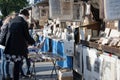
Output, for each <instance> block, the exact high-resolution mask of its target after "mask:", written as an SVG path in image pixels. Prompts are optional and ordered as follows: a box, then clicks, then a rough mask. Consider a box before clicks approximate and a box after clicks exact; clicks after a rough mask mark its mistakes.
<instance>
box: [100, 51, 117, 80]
mask: <svg viewBox="0 0 120 80" xmlns="http://www.w3.org/2000/svg"><path fill="white" fill-rule="evenodd" d="M103 54H104V55H102V57H103V66H102V71H101V72H102V73H101V76H102V80H116V79H117V77H116V75H117V67H116V65H117V64H116V63H117V57H115V56H109V53H105V52H104V53H103Z"/></svg>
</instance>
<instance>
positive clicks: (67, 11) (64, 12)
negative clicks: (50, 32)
mask: <svg viewBox="0 0 120 80" xmlns="http://www.w3.org/2000/svg"><path fill="white" fill-rule="evenodd" d="M60 3H61V17H60V19H61V20H72V18H73V0H60Z"/></svg>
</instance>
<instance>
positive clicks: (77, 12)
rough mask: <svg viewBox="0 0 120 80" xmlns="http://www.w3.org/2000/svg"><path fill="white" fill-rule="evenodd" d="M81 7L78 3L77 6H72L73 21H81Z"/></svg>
mask: <svg viewBox="0 0 120 80" xmlns="http://www.w3.org/2000/svg"><path fill="white" fill-rule="evenodd" d="M82 9H83V8H82V5H81V4H80V3H79V4H74V5H73V20H79V21H81V20H82V16H83V14H82V11H83V10H82Z"/></svg>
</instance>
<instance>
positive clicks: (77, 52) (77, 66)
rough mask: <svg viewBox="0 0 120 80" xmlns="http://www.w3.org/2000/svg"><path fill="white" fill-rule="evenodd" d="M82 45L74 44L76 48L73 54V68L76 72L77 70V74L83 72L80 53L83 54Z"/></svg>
mask: <svg viewBox="0 0 120 80" xmlns="http://www.w3.org/2000/svg"><path fill="white" fill-rule="evenodd" d="M82 49H83V48H82V45H76V49H75V53H74V56H73V60H74V63H73V68H74V70H75V71H76V72H78V73H79V74H81V75H82V73H83V69H82V65H83V64H82V61H83V60H82V54H83V50H82Z"/></svg>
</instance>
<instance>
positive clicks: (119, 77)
mask: <svg viewBox="0 0 120 80" xmlns="http://www.w3.org/2000/svg"><path fill="white" fill-rule="evenodd" d="M117 80H120V59H117Z"/></svg>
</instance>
